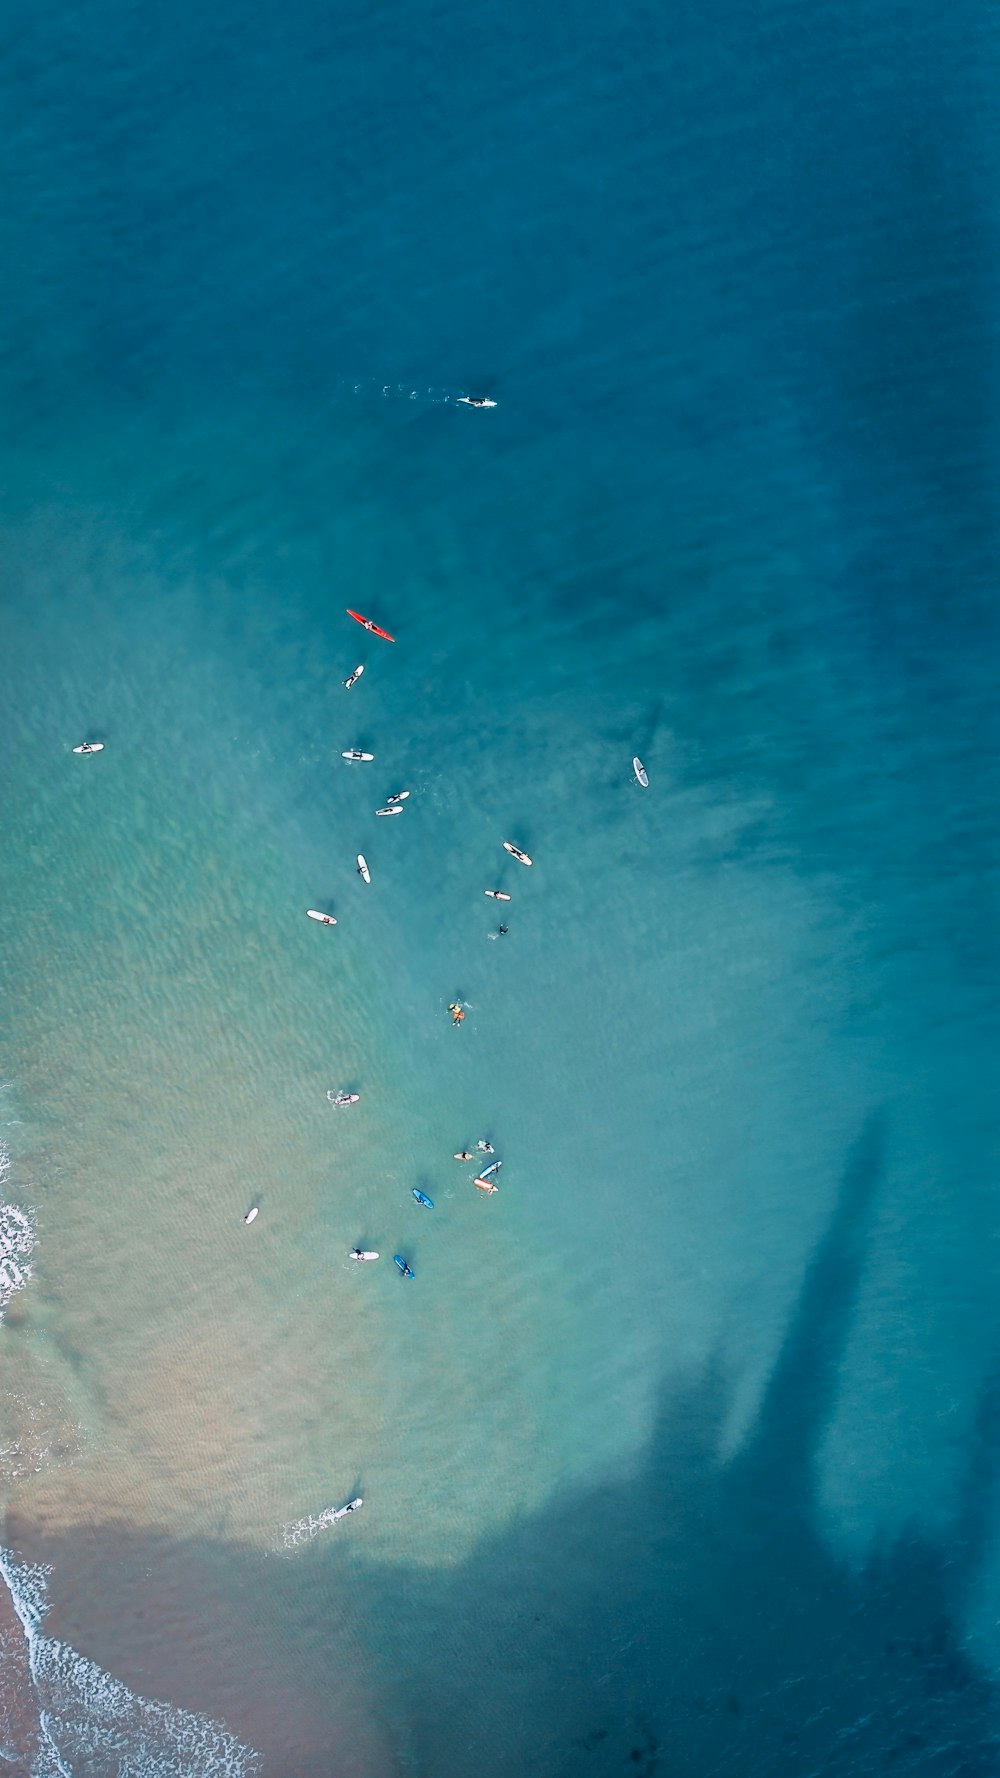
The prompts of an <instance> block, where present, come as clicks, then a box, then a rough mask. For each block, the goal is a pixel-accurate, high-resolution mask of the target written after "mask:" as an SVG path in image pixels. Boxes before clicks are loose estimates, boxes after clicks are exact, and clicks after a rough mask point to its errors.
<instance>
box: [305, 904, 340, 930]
mask: <svg viewBox="0 0 1000 1778" xmlns="http://www.w3.org/2000/svg"><path fill="white" fill-rule="evenodd" d="M306 918H307V919H309V920H318V921H319V923H320V925H321V926H336V924H337V922H336V920H335V919H334V917H333V915H332V914H321V913H320V911H319V908H306Z"/></svg>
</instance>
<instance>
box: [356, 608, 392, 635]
mask: <svg viewBox="0 0 1000 1778" xmlns="http://www.w3.org/2000/svg"><path fill="white" fill-rule="evenodd" d="M347 615H348V617H353V619H354V621H355V623H356V624H360V625H361V627H362V629H365V630H370V631H371V633H372V635H373V636H384V638H385V640H386V641H387V642H395V640H396V638H395V636H390V634H389V632H388V630H380V629H379V627H378V624H373V623H372V620H371V618H370V617H362V615H361V613H360V611H352V610H351V608H350V606H348V607H347Z"/></svg>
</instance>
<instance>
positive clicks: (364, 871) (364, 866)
mask: <svg viewBox="0 0 1000 1778" xmlns="http://www.w3.org/2000/svg"><path fill="white" fill-rule="evenodd" d="M358 876H359V877H360V878H361V881H362V882H363V883H370V882H371V880H372V873H371V871H370V870H369V869H368V861H367V859H366V858H365V855H364V853H363V852H359V853H358Z"/></svg>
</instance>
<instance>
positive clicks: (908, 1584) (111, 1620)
mask: <svg viewBox="0 0 1000 1778" xmlns="http://www.w3.org/2000/svg"><path fill="white" fill-rule="evenodd" d="M881 1155H882V1130H881V1127H880V1121H879V1119H878V1118H873V1119H872V1120H871V1121H870V1123H869V1125H868V1127H867V1128H866V1130H865V1131H864V1132H863V1134H862V1136H861V1138H860V1140H859V1142H858V1143H857V1145H856V1147H855V1149H854V1151H853V1153H852V1154H851V1155H850V1156H849V1158H848V1161H847V1165H846V1167H845V1171H844V1177H843V1181H842V1185H841V1188H840V1191H839V1194H838V1198H837V1202H836V1204H835V1206H834V1209H833V1213H832V1216H831V1219H830V1223H829V1227H828V1229H827V1232H826V1234H825V1235H824V1237H823V1238H822V1240H821V1241H820V1243H819V1245H818V1247H817V1250H816V1253H815V1255H814V1257H813V1259H812V1261H811V1263H810V1265H809V1267H808V1269H807V1272H806V1275H805V1278H804V1280H803V1284H802V1288H801V1292H800V1296H799V1300H798V1303H797V1305H796V1308H795V1310H794V1313H793V1315H792V1317H791V1320H790V1324H789V1328H788V1332H787V1335H786V1337H785V1340H784V1343H783V1347H782V1350H781V1352H780V1354H779V1357H778V1361H777V1363H776V1365H775V1367H774V1371H773V1374H772V1377H771V1380H770V1383H769V1385H768V1387H767V1389H766V1391H765V1395H764V1398H763V1401H762V1403H761V1406H760V1409H759V1412H758V1414H757V1416H756V1421H755V1424H754V1426H753V1428H752V1430H751V1432H750V1434H749V1436H748V1438H747V1439H746V1440H745V1442H744V1444H743V1447H742V1449H741V1450H740V1451H739V1452H738V1454H737V1455H736V1456H735V1457H734V1458H732V1459H731V1460H728V1461H726V1460H722V1459H720V1457H719V1450H720V1439H721V1434H722V1428H723V1426H724V1424H725V1422H726V1418H727V1412H728V1408H729V1396H730V1389H729V1383H728V1380H727V1377H726V1374H725V1372H724V1369H723V1367H722V1365H721V1364H719V1363H715V1364H713V1365H710V1366H709V1367H708V1369H707V1370H706V1371H705V1373H704V1374H703V1375H701V1376H699V1377H697V1378H693V1379H690V1380H688V1381H687V1382H685V1383H674V1384H673V1385H671V1386H670V1387H668V1388H667V1390H666V1391H665V1394H664V1398H663V1401H662V1405H661V1409H660V1413H659V1417H658V1421H657V1424H656V1427H655V1430H654V1433H653V1436H652V1439H651V1442H650V1446H649V1449H648V1451H647V1453H646V1456H645V1459H644V1461H643V1463H642V1465H641V1467H640V1468H639V1469H638V1470H637V1471H636V1472H635V1473H634V1475H633V1476H632V1477H631V1478H630V1479H628V1480H627V1481H624V1482H623V1481H618V1482H615V1483H609V1484H608V1485H607V1486H606V1487H603V1488H599V1489H590V1490H588V1489H583V1488H578V1489H576V1490H566V1491H565V1492H563V1493H562V1494H560V1495H558V1496H556V1497H555V1498H553V1499H552V1500H551V1501H550V1502H549V1503H548V1504H547V1505H546V1506H545V1507H544V1508H543V1509H542V1510H541V1511H540V1512H537V1513H533V1514H530V1515H526V1516H525V1517H523V1518H522V1519H520V1520H518V1521H516V1522H515V1523H513V1524H512V1525H511V1526H509V1527H508V1528H507V1529H505V1530H504V1531H502V1532H500V1533H498V1534H497V1535H496V1536H493V1537H491V1538H488V1539H486V1540H485V1541H484V1542H482V1543H481V1544H479V1545H478V1546H477V1547H476V1549H475V1551H474V1553H473V1554H472V1556H471V1557H470V1558H469V1559H468V1560H467V1561H465V1562H462V1563H460V1564H458V1565H457V1566H456V1567H454V1568H452V1569H448V1570H443V1569H440V1568H439V1569H432V1570H427V1569H421V1568H418V1567H416V1566H412V1567H409V1568H407V1567H406V1566H402V1565H399V1564H393V1565H382V1564H375V1563H372V1562H369V1561H367V1560H366V1559H365V1557H364V1554H363V1547H362V1546H361V1545H360V1544H359V1542H358V1541H357V1540H355V1541H353V1542H352V1541H351V1539H350V1538H349V1537H345V1536H342V1535H341V1534H340V1533H339V1532H338V1533H337V1534H336V1535H334V1536H331V1537H330V1538H329V1539H328V1541H326V1542H325V1543H324V1544H323V1545H322V1547H320V1546H319V1544H317V1545H315V1546H313V1548H312V1549H311V1550H310V1551H309V1552H301V1554H300V1555H299V1556H297V1557H296V1559H294V1560H288V1561H282V1560H277V1559H263V1558H261V1557H260V1556H257V1555H251V1554H249V1553H248V1552H245V1551H241V1550H240V1548H239V1547H234V1546H232V1545H227V1544H225V1543H221V1542H220V1543H217V1544H210V1543H208V1542H197V1541H194V1542H191V1543H189V1544H179V1543H177V1542H175V1541H169V1540H163V1541H162V1543H160V1544H154V1543H151V1542H149V1541H146V1542H137V1541H136V1540H135V1539H134V1537H133V1536H132V1535H131V1534H130V1532H129V1531H128V1529H127V1528H122V1530H121V1532H120V1533H119V1532H117V1531H115V1530H113V1529H112V1530H110V1531H109V1530H107V1529H102V1530H101V1531H100V1532H99V1533H97V1534H88V1533H87V1532H76V1533H74V1534H73V1536H72V1538H67V1540H66V1542H65V1544H64V1545H61V1544H60V1542H59V1541H58V1540H53V1539H52V1538H51V1537H48V1538H45V1539H44V1540H43V1539H40V1538H39V1537H37V1536H36V1535H33V1534H32V1531H31V1528H30V1527H29V1526H27V1525H24V1526H20V1525H19V1526H15V1527H12V1530H13V1532H14V1535H15V1536H16V1539H17V1542H18V1543H19V1545H20V1546H21V1547H22V1548H23V1549H24V1551H25V1553H28V1554H32V1555H36V1556H44V1558H45V1559H46V1560H48V1561H50V1562H52V1563H53V1564H54V1567H55V1574H56V1577H57V1578H56V1583H55V1587H54V1591H55V1594H56V1596H57V1598H58V1597H59V1596H60V1595H62V1596H66V1593H65V1588H66V1583H67V1581H68V1580H69V1577H70V1576H72V1577H73V1580H72V1587H71V1592H72V1594H73V1596H75V1597H76V1598H78V1599H79V1598H81V1597H82V1598H86V1599H87V1600H88V1602H89V1600H90V1598H91V1597H94V1598H97V1597H100V1598H101V1600H102V1610H101V1612H99V1613H95V1614H94V1617H93V1618H90V1617H89V1616H88V1617H87V1618H86V1619H85V1621H86V1622H87V1623H88V1639H87V1646H86V1649H85V1652H86V1653H87V1654H89V1655H91V1656H92V1657H93V1658H94V1659H96V1660H98V1661H100V1662H101V1663H102V1664H103V1665H105V1666H107V1667H108V1668H110V1670H111V1671H113V1672H114V1673H115V1674H116V1676H117V1677H119V1678H122V1679H124V1680H125V1681H126V1683H128V1684H129V1685H131V1686H133V1687H134V1688H135V1689H137V1690H139V1691H140V1692H143V1693H145V1694H146V1695H147V1696H150V1695H152V1696H161V1697H164V1696H165V1697H168V1698H172V1699H174V1700H176V1701H177V1702H179V1703H183V1704H184V1705H186V1706H187V1707H189V1708H193V1709H199V1710H206V1711H209V1712H211V1713H212V1714H215V1715H221V1716H224V1717H225V1719H226V1720H227V1721H228V1722H229V1724H230V1726H231V1727H232V1728H233V1730H234V1731H235V1732H236V1733H237V1734H240V1735H241V1736H243V1737H245V1738H247V1739H249V1740H250V1741H251V1742H253V1743H254V1744H256V1745H257V1746H259V1747H260V1748H262V1750H263V1751H264V1752H265V1755H266V1765H265V1771H266V1772H267V1773H268V1774H271V1775H273V1778H329V1774H330V1773H331V1772H336V1773H338V1774H339V1773H341V1772H351V1773H357V1775H358V1778H369V1775H370V1778H376V1775H377V1778H382V1774H383V1773H386V1774H387V1773H389V1772H397V1771H403V1770H405V1771H407V1772H411V1773H418V1774H422V1775H424V1778H468V1775H469V1774H472V1773H475V1774H477V1775H480V1778H502V1775H503V1778H505V1775H508V1774H509V1775H510V1778H514V1775H515V1774H537V1775H538V1778H576V1775H577V1774H592V1775H593V1778H611V1775H612V1774H625V1773H636V1774H640V1775H641V1778H654V1775H655V1778H667V1775H671V1778H719V1775H724V1778H730V1775H731V1778H779V1775H780V1778H784V1775H786V1774H802V1775H803V1778H805V1775H807V1774H809V1775H813V1774H823V1775H828V1778H856V1775H857V1774H868V1773H871V1774H917V1773H919V1774H920V1775H921V1778H946V1775H947V1778H995V1774H996V1773H997V1771H998V1770H1000V1740H998V1729H1000V1709H998V1704H1000V1694H998V1691H997V1688H996V1686H995V1685H994V1684H993V1683H991V1681H990V1680H989V1679H988V1678H987V1677H986V1676H985V1675H984V1674H983V1673H982V1672H981V1671H980V1670H979V1669H978V1668H977V1666H976V1665H975V1664H974V1663H973V1661H972V1660H971V1658H970V1657H969V1655H968V1654H967V1653H966V1652H965V1649H964V1647H963V1638H962V1630H961V1621H962V1613H963V1607H964V1602H965V1598H966V1594H967V1592H968V1589H969V1587H970V1585H971V1583H972V1582H973V1581H974V1580H975V1578H976V1575H977V1572H978V1570H979V1568H980V1565H981V1561H982V1556H983V1550H984V1543H985V1539H986V1535H987V1528H988V1524H989V1518H990V1501H991V1494H992V1489H993V1486H994V1481H995V1477H996V1474H997V1468H998V1462H997V1459H998V1452H1000V1388H997V1387H993V1388H991V1389H989V1390H988V1391H986V1392H985V1393H984V1397H983V1401H982V1406H981V1412H980V1415H979V1419H978V1422H977V1425H976V1428H975V1431H974V1435H973V1437H972V1439H971V1441H970V1450H969V1453H968V1463H967V1478H966V1485H965V1489H964V1493H963V1496H962V1501H961V1506H960V1510H959V1512H958V1515H957V1518H956V1523H955V1525H954V1527H953V1531H952V1534H951V1536H950V1537H949V1538H948V1539H947V1541H946V1542H940V1543H939V1542H934V1541H931V1540H930V1539H928V1538H927V1537H926V1536H924V1535H923V1534H922V1533H920V1532H919V1531H917V1530H916V1529H914V1530H911V1531H908V1532H906V1533H905V1534H904V1535H902V1536H899V1537H898V1538H896V1539H895V1541H893V1542H891V1543H889V1544H887V1545H886V1546H885V1547H883V1548H880V1549H878V1550H877V1551H876V1552H875V1553H874V1554H873V1555H872V1556H871V1557H870V1558H869V1559H868V1561H867V1562H866V1564H865V1565H864V1567H863V1568H861V1569H860V1571H857V1570H852V1569H851V1568H849V1567H848V1566H847V1565H846V1564H845V1563H844V1562H842V1561H841V1560H840V1559H838V1557H837V1556H836V1555H835V1554H834V1553H833V1551H832V1549H831V1547H830V1544H829V1542H828V1540H827V1538H826V1536H825V1535H824V1531H823V1527H822V1523H821V1516H820V1511H819V1506H818V1501H817V1489H816V1470H817V1459H818V1452H819V1449H820V1445H821V1441H822V1439H823V1436H824V1434H825V1431H826V1429H827V1427H828V1425H829V1422H830V1418H831V1415H832V1413H833V1410H834V1406H835V1402H836V1396H837V1390H838V1383H839V1370H840V1365H841V1361H842V1356H843V1352H844V1347H845V1341H846V1338H847V1334H848V1331H849V1328H850V1324H851V1319H852V1315H853V1312H854V1308H855V1303H856V1298H857V1292H858V1285H859V1279H860V1274H861V1269H862V1265H863V1261H864V1255H865V1245H866V1229H867V1219H868V1215H869V1211H870V1208H871V1205H872V1201H873V1196H874V1194H875V1192H876V1189H877V1185H878V1180H879V1176H880V1171H881ZM365 1481H366V1478H364V1477H359V1478H357V1480H356V1484H355V1486H356V1490H357V1492H358V1493H361V1494H364V1495H366V1497H370V1488H368V1487H366V1486H365ZM369 1504H370V1506H371V1507H372V1508H373V1509H374V1510H376V1511H377V1503H376V1500H375V1499H374V1498H370V1499H369V1498H366V1511H367V1510H368V1507H369ZM415 1510H419V1503H415ZM143 1572H145V1573H147V1574H152V1575H153V1576H154V1580H153V1581H152V1583H150V1582H146V1583H144V1584H145V1585H146V1586H147V1587H149V1586H150V1585H151V1586H152V1591H153V1596H154V1597H155V1596H156V1589H157V1585H158V1583H160V1582H162V1583H163V1585H164V1586H165V1585H166V1581H167V1577H169V1582H170V1589H171V1595H172V1596H174V1597H177V1598H180V1599H183V1600H185V1601H187V1605H186V1610H187V1612H189V1614H190V1620H191V1623H192V1624H196V1625H197V1626H198V1628H197V1636H196V1638H195V1639H194V1641H193V1642H189V1641H188V1638H187V1631H186V1630H185V1633H183V1634H181V1633H178V1634H176V1635H174V1636H173V1637H168V1638H166V1639H164V1637H163V1636H162V1634H159V1636H158V1640H157V1641H156V1643H155V1653H156V1668H155V1674H154V1673H153V1672H152V1671H151V1669H150V1666H149V1664H148V1661H144V1658H143V1647H142V1641H141V1636H139V1635H138V1631H137V1629H136V1627H135V1626H133V1633H132V1634H131V1635H130V1634H129V1633H128V1618H129V1614H131V1616H132V1618H134V1617H135V1615H136V1609H135V1608H136V1597H137V1595H136V1585H135V1580H134V1577H135V1575H136V1574H141V1573H143ZM60 1576H62V1583H61V1584H60V1579H59V1577H60ZM91 1590H92V1591H91ZM180 1621H181V1624H182V1625H186V1623H187V1620H186V1619H185V1618H182V1619H181V1620H180ZM234 1627H235V1629H234ZM52 1628H53V1630H54V1632H55V1633H57V1634H63V1633H65V1634H66V1635H67V1637H69V1636H70V1634H71V1630H72V1626H71V1625H69V1624H63V1623H61V1622H59V1621H58V1619H57V1620H56V1621H55V1622H54V1623H53V1625H52ZM193 1635H194V1632H192V1636H193ZM77 1646H79V1642H78V1643H77ZM193 1647H200V1649H201V1655H200V1657H199V1659H198V1660H197V1661H196V1660H195V1659H194V1657H193V1652H192V1649H193ZM149 1652H150V1651H147V1654H148V1653H149ZM359 1693H360V1694H361V1695H362V1696H366V1697H367V1703H366V1706H365V1708H366V1709H367V1712H368V1714H369V1716H370V1717H371V1718H373V1719H374V1720H375V1722H376V1723H377V1726H378V1730H379V1733H380V1737H381V1739H382V1742H383V1745H384V1747H385V1748H386V1749H387V1750H388V1751H387V1752H386V1753H385V1755H384V1757H383V1756H379V1759H378V1761H377V1762H376V1763H375V1764H372V1763H371V1755H370V1753H369V1754H367V1755H365V1754H364V1753H362V1752H361V1751H360V1744H359V1742H358V1740H357V1737H356V1736H354V1737H353V1739H352V1737H351V1736H350V1735H347V1736H346V1740H347V1742H348V1743H349V1745H348V1746H347V1747H345V1724H347V1723H349V1722H350V1711H351V1709H352V1708H353V1709H355V1710H356V1709H357V1703H356V1699H357V1697H358V1695H359ZM304 1700H308V1707H307V1706H306V1704H305V1703H304V1702H303V1701H304ZM352 1748H353V1752H352V1751H351V1749H352ZM366 1759H367V1760H368V1763H367V1764H366V1763H365V1761H366Z"/></svg>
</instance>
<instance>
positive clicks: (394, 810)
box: [375, 803, 403, 815]
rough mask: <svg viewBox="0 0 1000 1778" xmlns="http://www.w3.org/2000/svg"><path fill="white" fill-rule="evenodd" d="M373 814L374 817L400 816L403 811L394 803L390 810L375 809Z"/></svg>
mask: <svg viewBox="0 0 1000 1778" xmlns="http://www.w3.org/2000/svg"><path fill="white" fill-rule="evenodd" d="M375 813H376V815H401V814H402V813H403V811H402V809H401V808H400V806H399V804H398V803H396V804H395V805H394V807H393V808H391V809H376V810H375Z"/></svg>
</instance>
